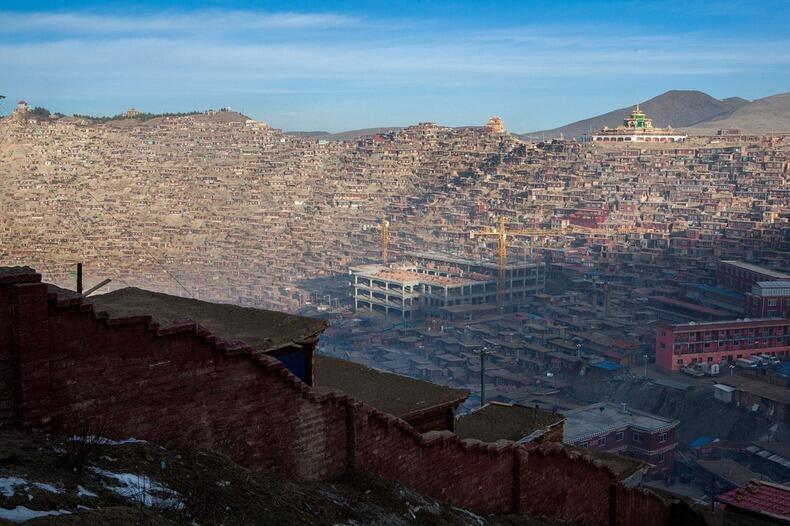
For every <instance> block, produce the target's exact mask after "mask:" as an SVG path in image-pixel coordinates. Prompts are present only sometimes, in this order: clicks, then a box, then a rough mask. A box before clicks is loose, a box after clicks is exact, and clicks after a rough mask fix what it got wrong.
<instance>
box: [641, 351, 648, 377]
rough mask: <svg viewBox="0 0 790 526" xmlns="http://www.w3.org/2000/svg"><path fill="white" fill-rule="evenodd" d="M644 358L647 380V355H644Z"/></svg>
mask: <svg viewBox="0 0 790 526" xmlns="http://www.w3.org/2000/svg"><path fill="white" fill-rule="evenodd" d="M642 358H644V359H645V378H647V355H646V354H644V355H642Z"/></svg>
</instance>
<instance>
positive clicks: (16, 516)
mask: <svg viewBox="0 0 790 526" xmlns="http://www.w3.org/2000/svg"><path fill="white" fill-rule="evenodd" d="M70 513H71V512H70V511H69V510H50V511H40V510H31V509H30V508H26V507H24V506H17V507H15V508H11V509H7V508H0V519H4V520H7V521H11V522H25V521H29V520H32V519H36V518H38V517H47V516H49V515H68V514H70Z"/></svg>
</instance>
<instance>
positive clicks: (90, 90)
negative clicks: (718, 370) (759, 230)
mask: <svg viewBox="0 0 790 526" xmlns="http://www.w3.org/2000/svg"><path fill="white" fill-rule="evenodd" d="M788 27H790V1H789V0H760V1H754V2H751V1H748V2H747V1H743V0H739V1H734V0H718V1H711V2H709V1H707V0H697V1H684V2H670V1H659V0H655V1H652V2H644V1H635V0H630V1H626V0H623V1H573V0H562V1H561V0H557V1H546V2H531V1H527V0H522V1H495V0H489V1H462V0H456V1H441V0H437V1H428V0H411V1H405V0H404V1H399V0H389V1H381V0H370V1H362V0H359V1H331V0H324V1H298V0H295V1H289V2H285V1H260V2H242V1H236V2H233V1H231V2H222V3H217V2H205V1H195V2H162V1H157V2H146V1H140V2H137V3H133V4H132V3H125V2H102V3H97V2H19V1H13V2H10V1H6V0H0V71H2V74H0V94H4V95H6V96H7V97H8V98H9V100H16V99H20V98H25V99H26V100H28V102H30V103H31V104H33V105H36V106H44V107H47V108H49V109H51V110H53V111H61V112H63V113H67V114H72V113H86V114H93V115H108V114H109V115H112V114H117V113H119V112H121V111H123V110H125V109H126V108H128V107H131V106H134V107H137V108H139V109H141V110H145V111H152V112H161V111H188V110H193V109H206V108H217V107H221V106H231V107H232V108H233V109H237V110H240V111H242V110H243V111H244V113H246V114H247V115H250V116H252V117H253V118H256V119H259V120H262V121H265V122H267V123H269V124H271V125H272V126H275V127H278V128H283V129H286V130H327V131H340V130H348V129H356V128H365V127H372V126H401V125H408V124H412V123H416V122H422V121H433V122H437V123H440V124H446V125H451V126H458V125H467V124H481V123H483V122H485V120H486V119H487V118H488V117H489V116H491V115H500V116H501V117H502V118H503V120H504V121H505V124H506V125H507V126H508V128H510V129H511V130H514V131H517V132H525V131H532V130H538V129H545V128H550V127H554V126H558V125H562V124H566V123H568V122H571V121H574V120H578V119H582V118H585V117H589V116H592V115H596V114H598V113H602V112H605V111H609V110H611V109H613V108H616V107H621V106H626V105H629V104H633V103H635V102H638V101H641V100H646V99H648V98H651V97H653V96H655V95H658V94H660V93H662V92H664V91H666V90H669V89H698V90H702V91H705V92H707V93H709V94H711V95H713V96H715V97H719V98H724V97H730V96H741V97H746V98H749V99H754V98H759V97H764V96H767V95H772V94H776V93H780V92H787V91H790V52H788V50H790V30H788ZM4 109H5V110H6V111H7V110H8V109H9V104H8V103H7V101H6V104H5V107H4Z"/></svg>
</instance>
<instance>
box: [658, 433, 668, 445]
mask: <svg viewBox="0 0 790 526" xmlns="http://www.w3.org/2000/svg"><path fill="white" fill-rule="evenodd" d="M666 441H667V434H666V433H659V434H658V443H659V444H660V443H661V442H666Z"/></svg>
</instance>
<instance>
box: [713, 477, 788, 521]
mask: <svg viewBox="0 0 790 526" xmlns="http://www.w3.org/2000/svg"><path fill="white" fill-rule="evenodd" d="M716 501H717V502H719V503H720V504H723V505H724V515H725V520H724V524H790V487H788V486H783V485H781V484H774V483H771V482H766V481H763V480H753V481H751V482H749V483H748V484H746V485H745V486H744V487H742V488H737V489H734V490H731V491H728V492H727V493H724V494H722V495H719V496H718V497H716ZM750 519H751V520H750ZM760 519H762V521H760Z"/></svg>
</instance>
